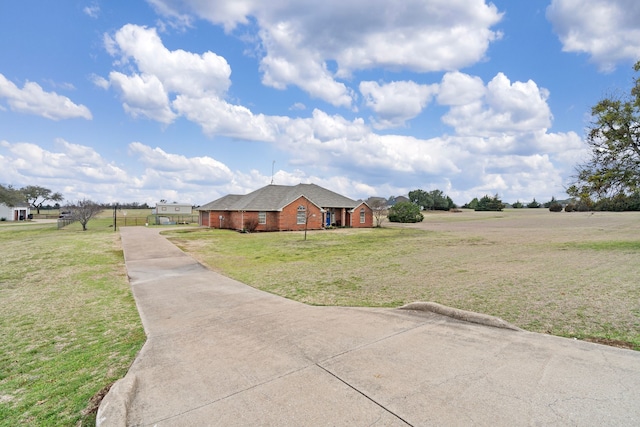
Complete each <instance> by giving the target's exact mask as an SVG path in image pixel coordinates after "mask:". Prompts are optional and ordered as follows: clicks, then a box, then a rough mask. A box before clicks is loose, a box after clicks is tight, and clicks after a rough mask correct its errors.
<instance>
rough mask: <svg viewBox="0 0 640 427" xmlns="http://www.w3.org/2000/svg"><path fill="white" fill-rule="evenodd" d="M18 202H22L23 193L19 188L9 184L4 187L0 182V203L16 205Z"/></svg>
mask: <svg viewBox="0 0 640 427" xmlns="http://www.w3.org/2000/svg"><path fill="white" fill-rule="evenodd" d="M20 202H24V195H23V194H22V193H21V192H20V190H16V189H15V188H13V187H12V186H11V185H8V186H6V187H5V186H4V185H2V184H0V203H4V204H5V205H7V206H16V205H17V204H18V203H20Z"/></svg>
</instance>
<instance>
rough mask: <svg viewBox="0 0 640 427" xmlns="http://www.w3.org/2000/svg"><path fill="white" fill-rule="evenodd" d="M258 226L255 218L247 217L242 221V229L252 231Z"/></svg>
mask: <svg viewBox="0 0 640 427" xmlns="http://www.w3.org/2000/svg"><path fill="white" fill-rule="evenodd" d="M256 228H258V220H257V219H255V218H251V219H247V220H245V222H244V231H247V232H249V233H253V232H254V231H256Z"/></svg>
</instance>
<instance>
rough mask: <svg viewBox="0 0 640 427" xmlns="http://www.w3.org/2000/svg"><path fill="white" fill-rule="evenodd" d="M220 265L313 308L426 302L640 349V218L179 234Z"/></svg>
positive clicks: (470, 220)
mask: <svg viewBox="0 0 640 427" xmlns="http://www.w3.org/2000/svg"><path fill="white" fill-rule="evenodd" d="M168 235H169V236H171V237H170V238H171V239H172V241H174V242H175V243H176V244H178V246H180V247H181V248H182V249H183V250H185V251H186V252H188V253H190V254H191V255H193V256H194V257H195V258H197V259H198V260H200V261H201V262H203V263H204V264H205V265H208V266H209V267H210V268H212V269H213V270H216V271H219V272H221V273H223V274H225V275H228V276H230V277H233V278H235V279H237V280H239V281H242V282H244V283H247V284H249V285H251V286H254V287H256V288H259V289H262V290H265V291H268V292H272V293H275V294H278V295H281V296H284V297H287V298H291V299H295V300H298V301H301V302H305V303H308V304H316V305H341V306H382V307H397V306H400V305H402V304H405V303H409V302H414V301H434V302H438V303H441V304H445V305H448V306H452V307H456V308H460V309H464V310H471V311H476V312H481V313H486V314H490V315H494V316H498V317H501V318H503V319H504V320H506V321H508V322H511V323H513V324H515V325H517V326H520V327H521V328H524V329H527V330H530V331H536V332H543V333H550V334H554V335H561V336H567V337H576V338H580V339H589V340H596V341H600V342H608V343H614V344H617V345H621V346H625V345H626V346H628V347H631V348H635V349H636V350H640V285H639V283H640V282H638V277H640V213H621V214H615V213H597V214H595V215H591V214H590V213H588V214H581V213H577V214H574V213H550V212H549V211H548V210H543V209H539V210H525V211H523V210H520V212H518V211H511V212H500V213H479V212H478V213H475V212H466V213H463V214H449V213H442V214H427V215H426V218H425V221H424V223H422V224H418V225H412V226H401V227H389V226H387V227H384V228H381V229H364V230H356V229H342V230H326V231H315V232H311V233H309V238H308V240H307V241H304V240H303V236H302V234H300V233H296V232H285V233H255V234H240V233H236V232H233V231H227V230H207V229H192V230H181V231H173V232H169V233H168Z"/></svg>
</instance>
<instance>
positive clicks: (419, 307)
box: [399, 302, 523, 331]
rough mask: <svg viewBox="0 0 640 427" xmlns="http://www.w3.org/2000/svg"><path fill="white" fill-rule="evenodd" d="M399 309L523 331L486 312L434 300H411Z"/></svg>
mask: <svg viewBox="0 0 640 427" xmlns="http://www.w3.org/2000/svg"><path fill="white" fill-rule="evenodd" d="M399 309H400V310H416V311H430V312H432V313H436V314H441V315H443V316H447V317H451V318H453V319H458V320H462V321H464V322H470V323H477V324H480V325H485V326H491V327H494V328H502V329H509V330H512V331H523V329H520V328H518V327H517V326H514V325H512V324H511V323H509V322H505V321H504V320H502V319H500V318H499V317H494V316H489V315H488V314H481V313H474V312H473V311H466V310H460V309H457V308H452V307H447V306H446V305H441V304H438V303H435V302H412V303H409V304H405V305H403V306H402V307H399Z"/></svg>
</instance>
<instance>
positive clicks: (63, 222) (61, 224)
mask: <svg viewBox="0 0 640 427" xmlns="http://www.w3.org/2000/svg"><path fill="white" fill-rule="evenodd" d="M73 222H75V220H74V219H70V218H64V219H63V218H59V219H58V230H60V229H61V228H62V227H66V226H67V225H69V224H71V223H73Z"/></svg>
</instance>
